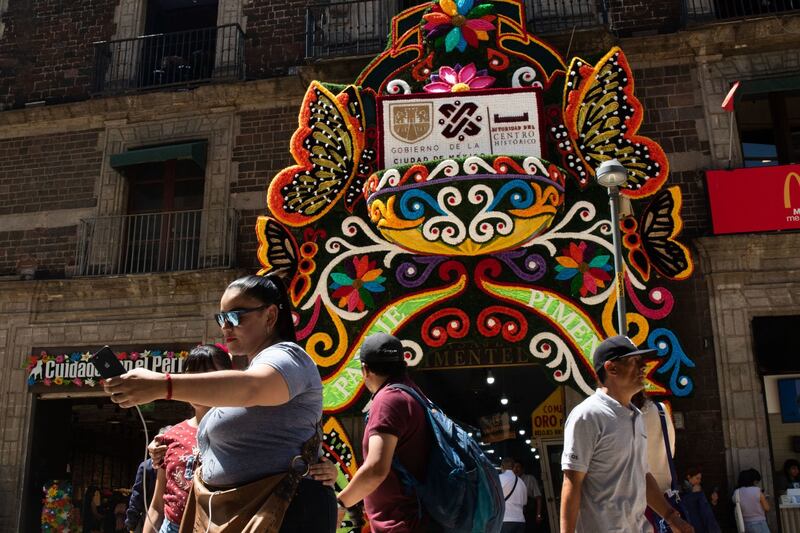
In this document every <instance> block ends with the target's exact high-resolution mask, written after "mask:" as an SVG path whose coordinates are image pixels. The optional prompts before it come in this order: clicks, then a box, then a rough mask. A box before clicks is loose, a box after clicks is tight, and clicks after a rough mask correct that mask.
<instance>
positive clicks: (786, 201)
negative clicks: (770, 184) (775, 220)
mask: <svg viewBox="0 0 800 533" xmlns="http://www.w3.org/2000/svg"><path fill="white" fill-rule="evenodd" d="M792 182H795V183H797V185H798V186H800V174H798V173H797V172H789V173H788V174H787V175H786V180H785V181H784V182H783V206H784V207H785V208H786V209H791V208H792Z"/></svg>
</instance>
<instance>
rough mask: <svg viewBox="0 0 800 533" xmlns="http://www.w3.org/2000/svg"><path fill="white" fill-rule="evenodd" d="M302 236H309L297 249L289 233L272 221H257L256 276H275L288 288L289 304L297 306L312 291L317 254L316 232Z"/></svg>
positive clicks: (260, 219)
mask: <svg viewBox="0 0 800 533" xmlns="http://www.w3.org/2000/svg"><path fill="white" fill-rule="evenodd" d="M309 229H310V228H306V231H305V232H304V235H309V236H312V237H313V238H312V239H308V240H307V241H306V242H303V244H302V245H300V246H299V247H298V245H297V241H296V240H295V238H294V236H292V234H291V233H290V232H289V230H288V229H287V228H286V227H285V226H284V225H283V224H281V223H280V222H278V221H277V220H275V219H274V218H270V217H267V216H260V217H258V220H257V221H256V235H257V236H258V243H259V245H258V252H257V254H258V260H259V262H260V263H261V266H262V268H261V270H259V272H258V274H259V275H263V274H266V273H267V272H277V273H278V274H279V275H280V276H281V277H282V278H283V280H284V281H285V282H286V285H287V287H288V288H289V297H290V298H291V300H292V304H293V305H295V306H297V305H298V304H299V303H300V302H301V301H302V300H303V298H305V296H306V294H308V291H309V290H310V289H311V275H312V274H313V273H314V272H316V270H317V265H316V262H315V261H314V256H316V254H317V252H318V251H319V247H318V245H317V243H316V242H314V241H315V240H316V235H317V233H319V232H314V231H308V230H309Z"/></svg>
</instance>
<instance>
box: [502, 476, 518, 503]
mask: <svg viewBox="0 0 800 533" xmlns="http://www.w3.org/2000/svg"><path fill="white" fill-rule="evenodd" d="M517 481H519V477H517V476H516V475H515V476H514V486H513V487H511V492H509V493H508V496H505V497H504V498H503V499H504V500H505V501H508V499H509V498H510V497H511V495H512V494H514V491H515V490H517Z"/></svg>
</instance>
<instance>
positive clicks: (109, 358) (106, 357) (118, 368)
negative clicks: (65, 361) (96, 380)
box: [89, 346, 127, 379]
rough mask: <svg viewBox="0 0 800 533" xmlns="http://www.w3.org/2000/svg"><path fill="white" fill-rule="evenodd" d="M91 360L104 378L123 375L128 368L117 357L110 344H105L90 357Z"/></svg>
mask: <svg viewBox="0 0 800 533" xmlns="http://www.w3.org/2000/svg"><path fill="white" fill-rule="evenodd" d="M89 362H90V363H92V364H93V365H94V367H95V368H96V369H97V371H98V372H99V373H100V376H102V377H103V379H108V378H115V377H117V376H121V375H122V374H124V373H125V372H127V370H125V367H124V366H122V363H120V362H119V359H117V356H116V354H114V352H113V351H112V350H111V348H109V347H108V346H103V347H102V348H100V349H99V350H98V351H97V353H95V354H94V355H93V356H92V357H90V358H89Z"/></svg>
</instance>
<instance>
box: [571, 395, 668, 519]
mask: <svg viewBox="0 0 800 533" xmlns="http://www.w3.org/2000/svg"><path fill="white" fill-rule="evenodd" d="M561 468H562V470H575V471H578V472H585V473H586V477H585V478H584V479H583V488H582V490H581V504H580V510H579V511H578V523H577V527H576V528H575V531H576V532H577V533H597V532H599V531H602V532H604V533H605V532H609V533H610V532H625V533H640V532H646V531H652V530H653V527H652V526H650V525H649V524H648V522H647V519H646V518H645V516H644V512H645V509H646V507H647V493H646V476H647V434H646V433H645V429H644V423H643V421H642V413H641V412H640V411H639V410H638V409H637V408H636V407H634V406H632V405H631V406H629V407H626V406H623V405H621V404H620V403H619V402H618V401H616V400H615V399H613V398H611V397H610V396H608V395H607V394H605V393H604V392H602V391H601V390H597V391H596V392H595V393H594V394H593V395H592V396H589V397H588V398H586V399H585V400H584V401H583V402H581V403H580V404H579V405H578V406H577V407H575V409H573V410H572V412H571V413H570V414H569V416H568V417H567V422H566V425H565V426H564V454H563V455H562V456H561Z"/></svg>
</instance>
